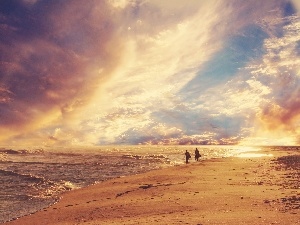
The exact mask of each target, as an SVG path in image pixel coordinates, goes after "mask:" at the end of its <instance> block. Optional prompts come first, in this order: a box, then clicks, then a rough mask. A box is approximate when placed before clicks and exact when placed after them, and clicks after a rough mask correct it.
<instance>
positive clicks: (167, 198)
mask: <svg viewBox="0 0 300 225" xmlns="http://www.w3.org/2000/svg"><path fill="white" fill-rule="evenodd" d="M299 160H300V155H299V152H289V153H284V154H283V153H282V152H276V153H275V155H274V156H273V157H259V158H224V159H212V160H207V161H200V162H192V161H191V163H189V164H187V165H181V166H175V167H172V168H166V169H161V170H155V171H151V172H148V173H144V174H139V175H134V176H129V177H122V178H117V179H113V180H109V181H106V182H102V183H100V184H97V185H92V186H90V187H87V188H83V189H79V190H74V191H70V192H67V193H65V194H64V195H63V196H62V198H61V200H60V201H59V202H58V203H57V204H55V205H53V206H51V207H49V208H46V209H43V210H41V211H39V212H37V213H35V214H32V215H29V216H25V217H22V218H19V219H16V220H14V221H11V222H8V223H5V224H6V225H17V224H18V225H32V224H39V225H46V224H56V225H62V224H99V225H100V224H101V225H103V224H194V225H197V224H198V225H199V224H202V225H206V224H210V225H211V224H237V225H238V224H254V225H255V224H280V225H283V224H291V225H292V224H293V225H295V224H300V210H299V209H300V192H299V190H300V182H299V178H300V177H299V171H300V170H299V169H300V168H299V165H300V162H299Z"/></svg>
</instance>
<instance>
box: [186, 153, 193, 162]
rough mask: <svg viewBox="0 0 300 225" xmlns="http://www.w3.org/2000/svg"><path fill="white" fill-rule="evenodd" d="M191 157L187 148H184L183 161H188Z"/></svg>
mask: <svg viewBox="0 0 300 225" xmlns="http://www.w3.org/2000/svg"><path fill="white" fill-rule="evenodd" d="M190 158H192V157H191V154H190V153H189V152H188V150H185V163H186V164H188V163H189V159H190Z"/></svg>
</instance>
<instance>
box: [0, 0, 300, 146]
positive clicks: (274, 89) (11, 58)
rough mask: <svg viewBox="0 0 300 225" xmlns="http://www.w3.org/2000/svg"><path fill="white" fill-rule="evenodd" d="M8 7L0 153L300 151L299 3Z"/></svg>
mask: <svg viewBox="0 0 300 225" xmlns="http://www.w3.org/2000/svg"><path fill="white" fill-rule="evenodd" d="M1 4H2V7H1V12H0V13H1V16H0V22H1V26H0V33H1V38H0V52H1V53H0V59H1V60H0V63H1V67H0V72H1V73H0V74H1V80H0V81H1V83H0V125H1V128H0V130H1V135H0V140H1V141H2V143H6V144H26V145H36V144H37V143H42V144H43V145H97V144H138V143H142V144H237V143H241V142H244V143H250V144H251V143H252V142H257V140H258V139H259V140H262V143H263V144H272V143H273V142H272V140H273V139H274V138H276V139H277V140H278V137H279V136H282V135H281V134H282V133H284V132H287V131H288V132H287V133H288V134H289V138H288V142H289V144H296V143H297V141H299V132H300V131H299V129H298V127H299V119H300V118H299V116H298V115H299V107H298V105H299V98H298V96H299V72H298V71H299V66H298V65H300V64H299V62H298V61H299V52H300V50H299V49H300V46H299V35H300V32H299V17H298V15H297V14H296V12H297V8H296V4H294V3H293V2H290V1H284V0H282V1H264V2H263V3H262V2H257V1H247V2H245V1H230V2H224V1H196V0H195V1H188V3H185V4H183V3H182V1H177V0H175V1H156V0H153V1H138V0H132V1H125V0H119V1H118V0H107V1H96V0H89V1H80V0H68V1H52V2H49V1H43V0H34V1H32V0H23V1H21V0H12V1H6V3H1ZM291 137H292V138H291ZM286 140H287V139H286ZM276 143H283V144H285V140H283V139H282V140H281V141H279V142H276Z"/></svg>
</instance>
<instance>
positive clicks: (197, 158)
mask: <svg viewBox="0 0 300 225" xmlns="http://www.w3.org/2000/svg"><path fill="white" fill-rule="evenodd" d="M200 157H201V155H200V152H199V150H198V148H196V150H195V161H198V160H199V158H200Z"/></svg>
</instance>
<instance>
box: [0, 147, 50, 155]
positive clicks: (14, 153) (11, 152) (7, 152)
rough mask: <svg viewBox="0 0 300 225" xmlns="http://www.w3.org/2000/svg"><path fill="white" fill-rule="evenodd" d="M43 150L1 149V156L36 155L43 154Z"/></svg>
mask: <svg viewBox="0 0 300 225" xmlns="http://www.w3.org/2000/svg"><path fill="white" fill-rule="evenodd" d="M43 152H44V150H43V149H32V150H28V149H20V150H14V149H5V148H2V149H0V154H1V153H2V154H8V155H16V154H36V153H43Z"/></svg>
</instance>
